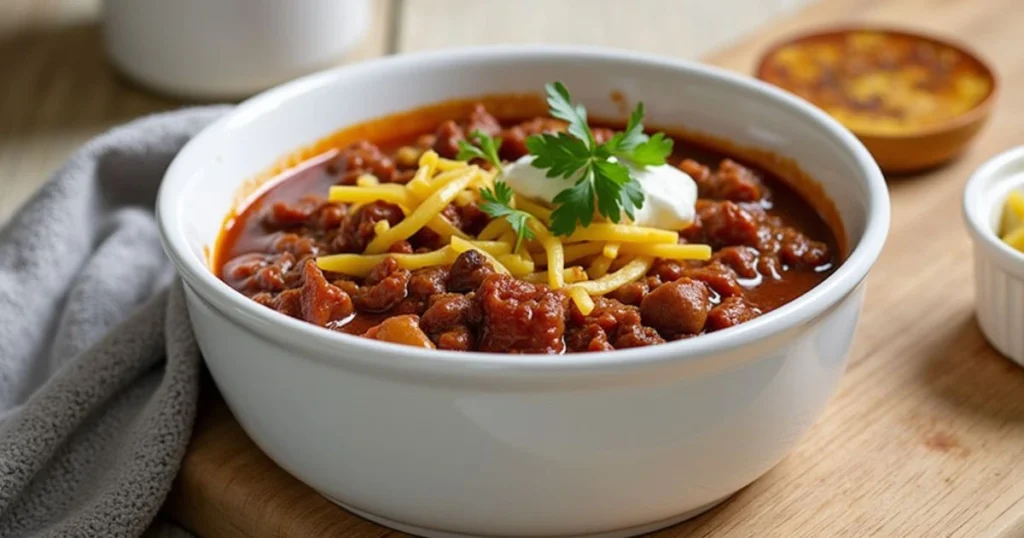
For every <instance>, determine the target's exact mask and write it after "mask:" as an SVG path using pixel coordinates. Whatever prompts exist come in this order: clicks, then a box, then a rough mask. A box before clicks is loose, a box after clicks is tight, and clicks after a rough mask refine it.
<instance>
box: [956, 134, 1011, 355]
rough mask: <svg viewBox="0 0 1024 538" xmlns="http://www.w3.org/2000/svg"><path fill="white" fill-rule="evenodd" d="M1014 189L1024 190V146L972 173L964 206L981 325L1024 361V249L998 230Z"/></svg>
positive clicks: (996, 344)
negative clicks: (1018, 248)
mask: <svg viewBox="0 0 1024 538" xmlns="http://www.w3.org/2000/svg"><path fill="white" fill-rule="evenodd" d="M1013 190H1024V146H1021V147H1017V148H1014V149H1011V150H1009V151H1007V152H1004V153H1002V154H1000V155H998V156H996V157H994V158H993V159H991V160H990V161H988V162H987V163H985V164H984V165H983V166H982V167H981V168H979V169H978V171H977V172H975V173H974V175H972V176H971V179H970V180H969V181H968V182H967V187H966V188H965V190H964V207H963V210H964V221H965V222H966V224H967V231H968V232H970V234H971V239H973V240H974V282H975V294H974V301H975V309H976V310H977V313H978V325H980V326H981V332H982V333H984V334H985V337H986V338H988V341H989V342H990V343H991V344H992V345H993V346H994V347H995V348H996V349H997V350H998V351H999V352H1000V353H1002V354H1003V355H1005V356H1007V357H1009V358H1010V359H1012V360H1013V361H1014V362H1016V363H1017V364H1020V365H1022V366H1024V254H1022V253H1020V252H1018V251H1016V250H1014V249H1013V248H1011V247H1010V246H1009V245H1007V244H1006V243H1004V242H1002V241H1001V240H1000V239H999V236H998V235H996V232H997V230H998V229H999V223H1000V220H1001V218H1002V215H1003V206H1004V204H1005V203H1006V197H1007V196H1009V194H1010V191H1013Z"/></svg>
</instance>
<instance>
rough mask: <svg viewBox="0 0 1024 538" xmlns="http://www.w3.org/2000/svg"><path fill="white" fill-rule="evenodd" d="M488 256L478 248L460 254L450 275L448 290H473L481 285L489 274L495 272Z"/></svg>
mask: <svg viewBox="0 0 1024 538" xmlns="http://www.w3.org/2000/svg"><path fill="white" fill-rule="evenodd" d="M493 273H494V268H493V267H491V264H490V262H488V261H487V258H484V255H483V254H480V253H479V252H477V251H476V250H467V251H466V252H463V253H462V254H459V257H458V258H455V263H453V264H452V269H451V273H450V275H449V277H448V290H449V291H454V292H459V293H462V292H467V291H473V290H475V289H476V288H477V287H479V286H480V283H481V282H483V281H484V278H486V277H487V275H490V274H493Z"/></svg>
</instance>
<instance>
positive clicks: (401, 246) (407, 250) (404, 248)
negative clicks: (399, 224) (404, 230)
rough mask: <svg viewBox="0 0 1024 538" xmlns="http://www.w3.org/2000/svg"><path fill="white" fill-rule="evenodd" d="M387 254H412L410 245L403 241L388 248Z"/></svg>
mask: <svg viewBox="0 0 1024 538" xmlns="http://www.w3.org/2000/svg"><path fill="white" fill-rule="evenodd" d="M388 252H390V253H391V254H412V252H413V248H412V243H410V242H408V241H406V240H404V239H403V240H401V241H399V242H397V243H395V244H393V245H391V246H390V247H388Z"/></svg>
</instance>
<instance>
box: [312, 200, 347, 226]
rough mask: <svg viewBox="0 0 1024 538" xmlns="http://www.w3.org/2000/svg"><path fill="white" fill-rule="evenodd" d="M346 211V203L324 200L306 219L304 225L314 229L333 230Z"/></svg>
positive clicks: (339, 223) (338, 224) (339, 224)
mask: <svg viewBox="0 0 1024 538" xmlns="http://www.w3.org/2000/svg"><path fill="white" fill-rule="evenodd" d="M347 213H348V206H347V205H342V204H335V203H330V202H325V203H323V204H321V205H320V208H319V209H317V210H316V211H314V212H313V214H312V215H310V216H309V218H308V219H306V226H308V227H309V228H312V229H314V230H321V231H324V230H334V229H335V228H337V227H339V226H341V219H343V218H344V217H345V215H346V214H347Z"/></svg>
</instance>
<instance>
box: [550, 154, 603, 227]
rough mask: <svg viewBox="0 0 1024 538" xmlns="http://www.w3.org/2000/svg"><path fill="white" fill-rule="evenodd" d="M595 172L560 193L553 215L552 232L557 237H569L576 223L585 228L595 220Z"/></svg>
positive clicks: (556, 199)
mask: <svg viewBox="0 0 1024 538" xmlns="http://www.w3.org/2000/svg"><path fill="white" fill-rule="evenodd" d="M593 176H594V172H593V170H591V169H589V168H588V169H587V171H586V172H585V173H584V174H583V177H581V178H580V179H578V180H577V181H576V185H574V186H573V187H570V188H568V189H565V190H564V191H562V192H560V193H558V195H556V196H555V199H554V200H551V201H552V202H553V203H554V204H555V206H556V207H555V210H554V211H553V212H552V213H551V231H552V232H553V233H554V234H555V235H569V234H571V233H572V232H573V230H575V229H576V221H577V220H578V221H580V224H582V225H583V227H584V228H586V227H587V226H590V223H591V222H592V221H593V218H594V178H593Z"/></svg>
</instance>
